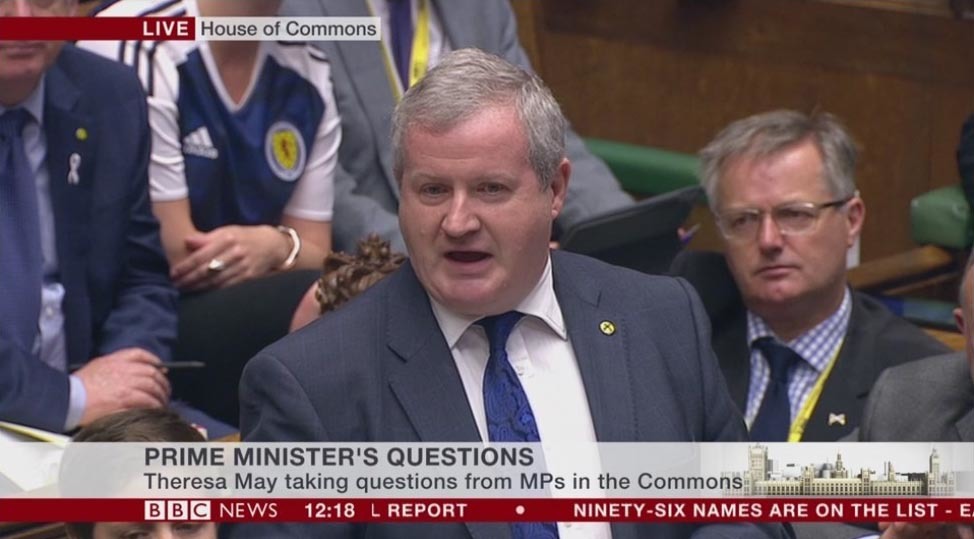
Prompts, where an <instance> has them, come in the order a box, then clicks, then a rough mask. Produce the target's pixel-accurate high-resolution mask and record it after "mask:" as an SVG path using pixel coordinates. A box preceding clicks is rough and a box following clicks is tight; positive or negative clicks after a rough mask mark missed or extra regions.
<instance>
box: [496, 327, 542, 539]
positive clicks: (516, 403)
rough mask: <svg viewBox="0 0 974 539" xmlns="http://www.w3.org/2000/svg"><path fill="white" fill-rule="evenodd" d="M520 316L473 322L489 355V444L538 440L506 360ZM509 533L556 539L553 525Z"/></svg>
mask: <svg viewBox="0 0 974 539" xmlns="http://www.w3.org/2000/svg"><path fill="white" fill-rule="evenodd" d="M523 316H524V315H523V314H522V313H519V312H517V311H508V312H506V313H504V314H498V315H495V316H488V317H487V318H483V319H481V320H478V321H477V324H479V325H481V326H483V328H484V331H485V332H486V333H487V340H488V341H489V342H490V356H489V357H488V358H487V369H486V370H485V371H484V411H485V412H486V414H487V434H488V435H489V436H490V441H492V442H522V443H527V442H540V441H541V435H540V434H538V423H537V422H536V421H535V420H534V412H533V411H531V403H530V402H528V396H527V394H526V393H524V388H523V387H521V381H520V380H518V377H517V373H516V372H514V367H512V366H511V362H510V361H508V359H507V338H508V337H510V335H511V331H512V330H513V329H514V326H516V325H517V322H518V320H520V319H521V317H523ZM511 534H512V536H513V537H514V539H528V538H530V539H545V538H548V537H553V538H557V537H558V526H557V525H556V524H555V523H554V522H512V523H511Z"/></svg>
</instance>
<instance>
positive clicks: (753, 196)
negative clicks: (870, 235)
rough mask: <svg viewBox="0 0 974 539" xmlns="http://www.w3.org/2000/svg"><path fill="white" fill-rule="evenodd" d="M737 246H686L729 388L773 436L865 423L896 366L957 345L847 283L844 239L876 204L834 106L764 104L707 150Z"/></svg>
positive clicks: (716, 207)
mask: <svg viewBox="0 0 974 539" xmlns="http://www.w3.org/2000/svg"><path fill="white" fill-rule="evenodd" d="M700 157H701V161H702V162H701V166H702V173H701V176H702V182H703V186H704V189H705V190H706V192H707V196H708V199H709V202H710V207H711V210H712V211H713V213H714V216H715V218H716V220H717V224H718V227H719V228H720V231H721V233H722V235H723V237H724V240H725V252H726V257H725V256H722V255H718V254H715V253H686V254H684V255H683V256H681V257H679V258H678V259H677V260H676V261H675V262H674V273H676V274H678V275H682V276H684V277H686V278H687V279H689V280H690V281H691V282H692V283H693V284H694V285H695V286H696V287H697V289H698V291H699V292H700V294H701V296H702V297H703V300H704V303H705V305H706V307H707V310H708V313H709V314H710V316H711V321H712V323H713V327H714V332H713V345H714V351H715V352H716V353H717V356H718V359H719V361H720V364H721V369H722V370H723V372H724V376H725V377H726V378H727V383H728V386H729V388H730V391H731V395H732V397H733V398H734V400H735V401H736V402H737V404H738V406H739V407H740V408H741V410H742V411H743V412H744V413H745V418H746V420H747V423H748V427H749V429H750V433H751V437H752V439H754V440H761V441H785V440H788V441H799V440H805V441H830V440H837V439H839V438H841V437H843V436H845V435H846V434H848V433H850V432H851V431H852V430H853V429H854V428H855V427H856V426H857V425H858V423H859V418H860V416H861V413H862V407H863V404H864V402H865V399H866V396H867V395H868V393H869V390H870V388H871V387H872V384H873V382H874V381H875V380H876V377H877V376H879V374H880V372H882V370H883V369H884V368H886V367H889V366H892V365H896V364H899V363H903V362H905V361H910V360H914V359H919V358H922V357H927V356H931V355H936V354H939V353H943V352H944V351H946V348H945V347H944V346H943V345H941V344H940V343H939V342H937V341H936V340H934V339H933V338H931V337H929V336H927V335H926V334H925V333H923V332H922V331H920V330H919V329H918V328H916V327H914V326H912V325H910V324H909V323H907V322H905V321H903V320H901V319H899V318H897V317H895V316H894V315H893V314H892V313H890V312H889V311H887V310H886V309H885V308H884V307H883V306H882V305H881V304H879V303H878V302H877V301H875V300H873V299H871V298H869V297H867V296H865V295H863V294H860V293H858V292H855V291H852V290H850V289H849V286H848V284H847V283H846V268H845V261H846V251H847V250H848V248H849V247H851V246H852V245H853V244H854V243H855V241H856V239H857V238H858V237H859V233H860V230H861V229H862V224H863V220H864V218H865V212H866V210H865V205H864V203H863V201H862V199H861V198H860V197H859V193H858V191H856V186H855V181H854V178H853V173H854V169H855V164H856V157H857V151H856V148H855V144H854V143H853V141H852V139H851V137H850V136H849V134H848V133H847V132H846V130H845V129H844V128H843V127H842V125H841V124H840V123H839V122H838V120H837V119H836V118H835V117H833V116H831V115H829V114H815V115H813V116H811V117H809V116H806V115H804V114H801V113H798V112H793V111H775V112H769V113H765V114H758V115H756V116H751V117H749V118H745V119H742V120H739V121H737V122H734V123H732V124H731V125H730V126H728V127H727V128H725V129H724V130H723V131H721V132H720V134H718V135H717V137H716V138H715V139H714V140H713V141H712V142H711V143H710V144H708V145H707V147H705V148H704V149H703V150H702V151H701V152H700Z"/></svg>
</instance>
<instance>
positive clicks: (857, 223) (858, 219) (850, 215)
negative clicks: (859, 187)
mask: <svg viewBox="0 0 974 539" xmlns="http://www.w3.org/2000/svg"><path fill="white" fill-rule="evenodd" d="M846 219H848V221H849V238H848V241H847V244H848V247H852V246H853V245H854V244H855V243H856V239H857V238H858V237H859V234H860V233H861V232H862V224H863V222H865V220H866V204H865V203H864V202H863V201H862V199H861V198H859V195H858V194H856V195H855V196H853V197H852V200H850V201H849V202H848V204H847V206H846Z"/></svg>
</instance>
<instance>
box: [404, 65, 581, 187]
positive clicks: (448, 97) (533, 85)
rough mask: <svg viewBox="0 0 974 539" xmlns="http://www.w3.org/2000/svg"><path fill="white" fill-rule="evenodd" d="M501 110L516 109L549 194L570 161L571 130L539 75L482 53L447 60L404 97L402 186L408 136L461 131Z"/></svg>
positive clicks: (536, 169) (536, 170) (530, 155)
mask: <svg viewBox="0 0 974 539" xmlns="http://www.w3.org/2000/svg"><path fill="white" fill-rule="evenodd" d="M496 105H513V106H514V108H515V110H516V111H517V115H518V118H519V119H520V120H521V128H522V129H523V130H524V134H525V136H526V137H527V139H528V160H529V161H530V164H531V168H532V169H534V173H535V175H536V176H537V177H538V180H539V181H540V182H541V187H542V188H544V189H546V188H547V187H548V186H549V185H551V179H552V178H553V177H554V175H555V173H556V172H557V170H558V165H559V164H561V162H562V160H563V159H564V158H565V131H566V129H567V126H568V122H567V120H565V116H564V115H563V114H562V112H561V107H559V106H558V102H557V101H555V98H554V96H552V95H551V90H549V89H548V87H547V86H545V85H544V83H543V82H542V81H541V79H540V78H539V77H538V76H537V75H535V74H534V73H531V72H528V71H526V70H524V69H521V68H520V67H517V66H515V65H513V64H511V63H509V62H507V61H506V60H503V59H502V58H499V57H497V56H494V55H493V54H489V53H486V52H484V51H481V50H479V49H460V50H456V51H453V52H451V53H449V54H447V55H446V56H444V57H443V58H442V59H441V60H440V62H439V63H438V64H436V66H435V67H433V68H432V69H430V70H429V72H428V73H426V76H424V77H423V78H422V79H420V81H419V82H417V83H416V84H415V85H413V86H412V87H411V88H410V89H409V90H408V91H407V92H406V93H405V95H403V98H402V101H400V102H399V105H398V106H396V110H395V111H394V112H393V115H392V152H393V172H394V174H395V176H396V181H401V180H402V173H403V169H404V168H405V160H406V155H405V148H404V143H405V138H406V132H407V130H408V129H410V128H411V127H413V126H421V127H422V128H423V129H428V130H431V131H434V132H444V131H447V130H449V129H451V128H453V127H456V126H457V125H459V124H460V123H462V122H463V121H464V120H466V119H468V118H470V117H472V116H473V115H475V114H476V113H478V112H480V111H482V110H484V109H486V108H488V107H491V106H496Z"/></svg>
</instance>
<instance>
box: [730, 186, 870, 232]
mask: <svg viewBox="0 0 974 539" xmlns="http://www.w3.org/2000/svg"><path fill="white" fill-rule="evenodd" d="M854 197H855V195H853V196H850V197H846V198H843V199H839V200H832V201H829V202H820V203H816V202H789V203H787V204H782V205H780V206H775V207H774V208H771V212H770V214H771V220H772V221H774V224H775V225H776V226H777V227H778V232H779V233H781V234H782V235H784V236H802V235H805V234H811V233H812V232H814V231H815V229H816V228H817V227H818V222H819V217H821V215H822V212H823V211H824V210H826V209H828V208H836V209H838V208H841V207H842V206H845V205H846V204H847V203H848V202H849V201H850V200H852V199H853V198H854ZM768 213H769V212H767V211H765V210H759V209H757V208H745V209H742V210H731V211H727V212H723V213H720V214H718V215H717V226H718V228H720V232H721V234H723V235H724V237H725V238H727V239H728V240H733V241H751V240H753V239H754V238H755V237H757V234H758V230H759V229H760V228H761V223H763V222H764V216H765V215H767V214H768Z"/></svg>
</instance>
